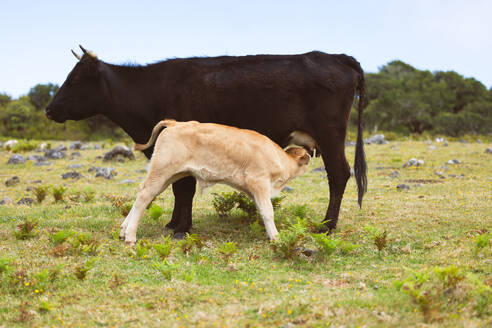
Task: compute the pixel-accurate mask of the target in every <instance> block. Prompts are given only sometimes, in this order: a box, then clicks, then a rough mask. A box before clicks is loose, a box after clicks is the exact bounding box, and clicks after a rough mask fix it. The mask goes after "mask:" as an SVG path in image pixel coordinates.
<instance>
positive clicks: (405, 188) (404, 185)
mask: <svg viewBox="0 0 492 328" xmlns="http://www.w3.org/2000/svg"><path fill="white" fill-rule="evenodd" d="M396 190H398V191H402V190H410V186H409V185H406V184H403V183H402V184H399V185H398V186H396Z"/></svg>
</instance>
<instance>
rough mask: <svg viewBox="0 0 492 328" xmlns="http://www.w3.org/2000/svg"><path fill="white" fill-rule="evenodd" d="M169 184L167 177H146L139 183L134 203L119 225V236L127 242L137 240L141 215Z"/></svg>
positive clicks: (133, 243)
mask: <svg viewBox="0 0 492 328" xmlns="http://www.w3.org/2000/svg"><path fill="white" fill-rule="evenodd" d="M169 184H170V183H169V179H164V178H162V179H161V178H159V179H151V178H150V179H149V178H148V179H146V180H145V181H144V182H143V183H142V184H141V185H140V188H139V191H138V194H137V199H136V200H135V203H133V206H132V209H131V210H130V213H128V216H127V217H126V219H125V221H123V224H122V225H121V230H120V238H121V237H123V239H124V240H125V242H126V243H127V244H130V245H135V243H136V242H137V228H138V223H139V221H140V219H141V217H142V215H143V212H144V211H145V209H146V208H147V206H148V205H149V204H150V203H151V202H152V200H154V198H155V197H156V196H157V195H159V194H160V193H161V192H163V191H164V190H165V189H166V188H167V187H168V186H169ZM122 234H123V236H122Z"/></svg>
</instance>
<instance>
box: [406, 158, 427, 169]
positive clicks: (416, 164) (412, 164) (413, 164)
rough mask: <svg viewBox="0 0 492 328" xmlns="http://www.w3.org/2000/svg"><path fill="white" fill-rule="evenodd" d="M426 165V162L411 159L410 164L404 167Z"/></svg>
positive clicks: (407, 163)
mask: <svg viewBox="0 0 492 328" xmlns="http://www.w3.org/2000/svg"><path fill="white" fill-rule="evenodd" d="M422 165H424V161H423V160H421V159H416V158H410V159H409V160H408V162H406V163H405V164H403V167H411V166H416V167H417V166H422Z"/></svg>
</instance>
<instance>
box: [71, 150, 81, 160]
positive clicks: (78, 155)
mask: <svg viewBox="0 0 492 328" xmlns="http://www.w3.org/2000/svg"><path fill="white" fill-rule="evenodd" d="M75 157H82V155H81V154H80V153H79V152H78V151H75V152H73V153H71V154H70V158H71V159H74V158H75Z"/></svg>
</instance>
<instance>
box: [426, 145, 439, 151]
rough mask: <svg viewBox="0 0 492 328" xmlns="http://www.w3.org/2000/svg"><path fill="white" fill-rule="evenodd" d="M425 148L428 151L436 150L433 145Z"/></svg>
mask: <svg viewBox="0 0 492 328" xmlns="http://www.w3.org/2000/svg"><path fill="white" fill-rule="evenodd" d="M427 148H429V150H436V149H437V147H436V146H434V145H431V146H429V147H427Z"/></svg>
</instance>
